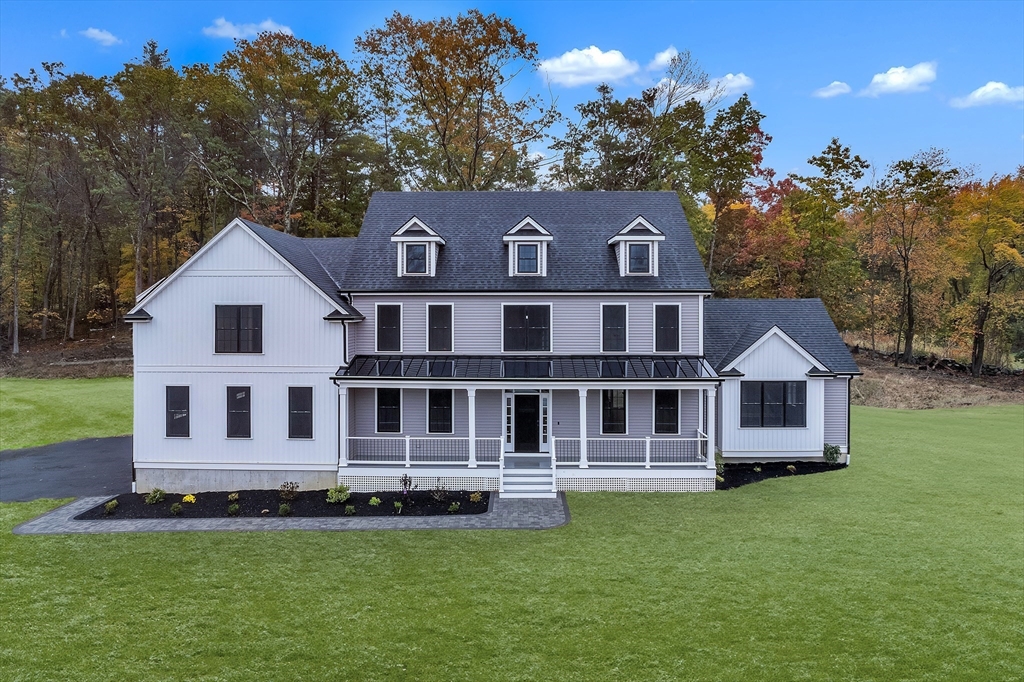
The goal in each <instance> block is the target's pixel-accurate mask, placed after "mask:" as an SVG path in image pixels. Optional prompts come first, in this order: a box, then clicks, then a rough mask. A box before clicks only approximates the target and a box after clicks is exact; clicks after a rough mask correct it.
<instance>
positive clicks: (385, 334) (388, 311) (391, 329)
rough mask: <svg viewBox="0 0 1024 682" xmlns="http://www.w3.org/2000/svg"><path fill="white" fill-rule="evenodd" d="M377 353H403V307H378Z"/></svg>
mask: <svg viewBox="0 0 1024 682" xmlns="http://www.w3.org/2000/svg"><path fill="white" fill-rule="evenodd" d="M377 352H378V353H401V352H402V306H401V305H400V304H394V305H384V304H378V305H377Z"/></svg>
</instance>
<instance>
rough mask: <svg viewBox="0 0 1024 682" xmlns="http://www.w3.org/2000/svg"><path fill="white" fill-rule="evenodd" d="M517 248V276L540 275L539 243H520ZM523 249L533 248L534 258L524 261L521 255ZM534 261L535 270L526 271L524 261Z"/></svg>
mask: <svg viewBox="0 0 1024 682" xmlns="http://www.w3.org/2000/svg"><path fill="white" fill-rule="evenodd" d="M515 246H516V274H517V275H539V274H540V244H539V243H537V242H526V243H518V244H516V245H515ZM523 247H532V248H533V258H532V259H531V258H526V259H524V258H523V257H522V256H521V255H520V253H521V250H522V248H523ZM524 260H525V261H527V262H529V261H531V260H532V261H533V270H524V269H523V265H522V264H523V261H524Z"/></svg>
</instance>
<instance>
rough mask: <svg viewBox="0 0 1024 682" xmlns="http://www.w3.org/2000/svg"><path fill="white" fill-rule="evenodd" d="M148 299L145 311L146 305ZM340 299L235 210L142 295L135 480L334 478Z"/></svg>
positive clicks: (191, 487) (180, 488)
mask: <svg viewBox="0 0 1024 682" xmlns="http://www.w3.org/2000/svg"><path fill="white" fill-rule="evenodd" d="M143 311H144V314H143ZM332 312H336V306H334V305H333V304H332V302H331V301H330V300H328V298H327V297H326V296H325V295H324V292H323V291H321V290H319V289H318V288H316V287H313V286H311V285H310V284H309V283H308V282H307V281H305V280H304V278H303V277H302V276H301V275H300V274H299V273H297V272H296V271H295V269H294V268H293V267H291V266H290V265H289V263H288V262H287V261H285V260H284V259H282V258H281V257H280V255H279V254H278V253H276V252H275V251H274V250H273V249H271V248H269V247H268V246H267V244H266V243H265V242H264V241H263V240H261V239H260V238H258V237H257V236H255V234H254V233H253V232H252V231H251V230H250V229H248V228H247V227H246V226H245V225H243V224H241V223H240V221H236V222H234V223H232V224H231V225H229V226H228V227H227V228H225V230H224V231H222V233H221V234H219V235H218V237H217V238H216V241H215V242H211V243H210V244H209V245H208V247H207V248H204V250H203V251H201V252H200V253H199V254H197V255H196V256H194V257H193V259H192V260H190V261H189V262H188V263H186V264H185V265H183V266H182V267H181V268H180V269H179V270H178V271H177V272H176V273H175V274H174V276H173V278H168V281H166V282H165V283H164V284H162V285H161V286H160V287H158V288H157V289H156V290H154V291H153V292H152V293H150V294H149V295H148V296H146V297H145V298H144V299H143V300H142V301H141V302H140V304H139V305H138V306H137V307H136V311H135V313H136V316H135V319H137V322H136V324H135V328H134V344H135V417H134V420H135V423H134V434H135V439H134V466H135V480H136V483H137V488H138V490H148V489H151V488H152V487H160V488H163V489H165V490H171V491H175V492H195V491H199V490H231V489H240V488H242V489H244V488H276V487H278V486H279V485H280V484H281V483H282V482H284V481H298V482H300V483H301V484H303V486H304V487H326V486H328V485H332V484H333V482H334V481H335V479H336V474H337V390H336V389H335V387H334V385H333V384H332V383H331V381H330V378H329V377H330V376H331V374H332V373H333V372H334V370H336V369H337V367H338V365H339V363H340V362H341V360H342V358H343V357H344V346H345V323H341V322H331V321H328V320H325V319H324V318H325V316H327V315H329V314H331V313H332Z"/></svg>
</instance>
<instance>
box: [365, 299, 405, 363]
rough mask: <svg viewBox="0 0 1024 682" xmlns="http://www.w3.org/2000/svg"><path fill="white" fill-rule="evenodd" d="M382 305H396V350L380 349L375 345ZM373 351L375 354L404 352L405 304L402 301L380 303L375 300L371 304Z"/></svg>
mask: <svg viewBox="0 0 1024 682" xmlns="http://www.w3.org/2000/svg"><path fill="white" fill-rule="evenodd" d="M382 305H384V306H393V305H397V306H398V310H399V312H398V350H396V351H395V350H380V348H379V347H378V345H377V333H378V332H379V331H380V314H379V311H380V307H381V306H382ZM373 352H374V353H376V354H378V355H379V354H381V353H404V352H405V304H404V303H381V302H379V301H378V302H377V303H374V304H373Z"/></svg>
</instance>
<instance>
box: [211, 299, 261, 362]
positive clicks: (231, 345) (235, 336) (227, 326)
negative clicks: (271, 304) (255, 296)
mask: <svg viewBox="0 0 1024 682" xmlns="http://www.w3.org/2000/svg"><path fill="white" fill-rule="evenodd" d="M254 311H255V314H254ZM245 325H248V326H245ZM213 352H214V353H218V354H220V353H251V354H258V353H262V352H263V305H262V304H258V305H257V304H246V305H234V304H232V305H215V306H214V342H213Z"/></svg>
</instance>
